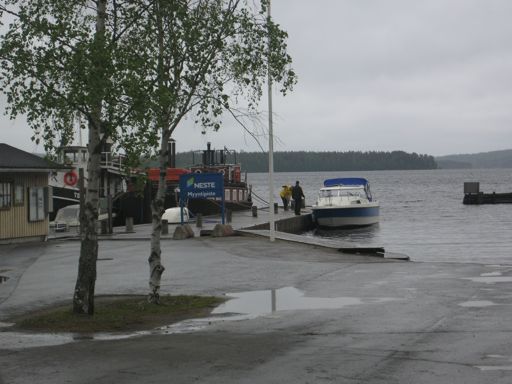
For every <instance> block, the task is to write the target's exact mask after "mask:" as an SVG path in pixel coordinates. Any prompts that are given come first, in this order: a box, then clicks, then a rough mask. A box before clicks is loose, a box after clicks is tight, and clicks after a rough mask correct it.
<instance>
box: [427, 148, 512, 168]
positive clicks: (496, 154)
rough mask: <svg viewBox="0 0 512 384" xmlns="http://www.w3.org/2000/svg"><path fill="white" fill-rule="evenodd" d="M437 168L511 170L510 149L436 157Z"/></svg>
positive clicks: (511, 157) (511, 151) (511, 152)
mask: <svg viewBox="0 0 512 384" xmlns="http://www.w3.org/2000/svg"><path fill="white" fill-rule="evenodd" d="M436 162H437V163H438V164H439V168H444V169H457V168H512V149H505V150H501V151H490V152H480V153H468V154H458V155H446V156H439V157H436Z"/></svg>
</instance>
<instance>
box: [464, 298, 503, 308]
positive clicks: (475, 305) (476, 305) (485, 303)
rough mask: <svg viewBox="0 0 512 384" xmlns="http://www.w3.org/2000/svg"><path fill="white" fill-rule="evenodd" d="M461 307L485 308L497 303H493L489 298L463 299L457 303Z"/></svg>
mask: <svg viewBox="0 0 512 384" xmlns="http://www.w3.org/2000/svg"><path fill="white" fill-rule="evenodd" d="M459 305H460V306H461V307H467V308H485V307H490V306H493V305H497V304H496V303H493V302H492V301H489V300H474V301H465V302H463V303H459Z"/></svg>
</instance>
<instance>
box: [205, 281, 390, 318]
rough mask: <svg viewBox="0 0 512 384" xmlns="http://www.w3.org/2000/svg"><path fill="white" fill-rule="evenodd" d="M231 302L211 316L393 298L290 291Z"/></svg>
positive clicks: (253, 294)
mask: <svg viewBox="0 0 512 384" xmlns="http://www.w3.org/2000/svg"><path fill="white" fill-rule="evenodd" d="M227 296H230V297H233V299H231V300H229V301H227V302H226V303H224V304H222V305H220V306H218V307H217V308H216V309H215V310H214V311H213V312H212V313H213V314H220V313H243V314H246V315H264V314H267V313H272V312H277V311H290V310H308V309H339V308H343V307H346V306H349V305H358V304H363V303H382V302H386V301H391V300H395V299H392V298H378V299H364V300H363V299H361V298H359V297H332V298H327V297H305V296H304V292H302V291H300V290H298V289H297V288H293V287H286V288H281V289H277V290H276V289H271V290H266V291H252V292H240V293H229V294H228V295H227Z"/></svg>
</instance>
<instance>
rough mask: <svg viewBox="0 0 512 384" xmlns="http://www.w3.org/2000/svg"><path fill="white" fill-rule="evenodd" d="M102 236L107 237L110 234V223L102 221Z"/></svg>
mask: <svg viewBox="0 0 512 384" xmlns="http://www.w3.org/2000/svg"><path fill="white" fill-rule="evenodd" d="M100 223H101V234H102V235H106V234H107V233H108V223H107V221H106V220H101V221H100Z"/></svg>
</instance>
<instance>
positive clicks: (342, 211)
mask: <svg viewBox="0 0 512 384" xmlns="http://www.w3.org/2000/svg"><path fill="white" fill-rule="evenodd" d="M313 214H314V216H315V218H316V219H318V218H326V217H368V216H379V207H367V208H361V207H354V208H352V207H351V208H324V209H313Z"/></svg>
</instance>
